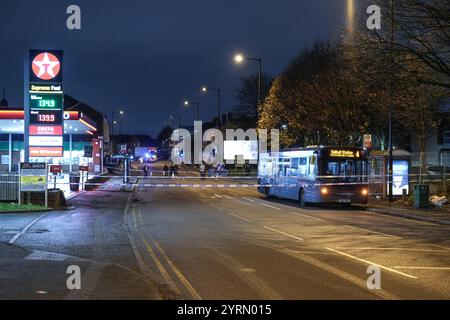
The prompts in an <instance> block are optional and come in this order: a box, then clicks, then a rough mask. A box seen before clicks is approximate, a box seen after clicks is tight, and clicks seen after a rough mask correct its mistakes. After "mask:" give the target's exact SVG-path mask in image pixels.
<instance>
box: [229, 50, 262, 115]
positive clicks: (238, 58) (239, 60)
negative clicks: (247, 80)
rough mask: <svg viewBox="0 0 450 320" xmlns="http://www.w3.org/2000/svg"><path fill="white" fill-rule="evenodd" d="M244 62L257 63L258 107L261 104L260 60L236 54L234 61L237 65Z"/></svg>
mask: <svg viewBox="0 0 450 320" xmlns="http://www.w3.org/2000/svg"><path fill="white" fill-rule="evenodd" d="M244 60H248V61H255V62H258V66H259V69H258V106H260V105H261V102H262V59H261V58H250V57H246V56H244V55H242V54H240V53H238V54H236V55H235V56H234V61H235V62H236V63H237V64H241V63H243V62H244Z"/></svg>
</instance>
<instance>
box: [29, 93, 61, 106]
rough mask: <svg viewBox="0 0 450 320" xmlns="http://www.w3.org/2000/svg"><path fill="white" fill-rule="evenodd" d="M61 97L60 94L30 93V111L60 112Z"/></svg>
mask: <svg viewBox="0 0 450 320" xmlns="http://www.w3.org/2000/svg"><path fill="white" fill-rule="evenodd" d="M62 105H63V96H62V94H61V93H41V92H38V93H32V94H30V108H31V109H47V110H49V109H55V110H61V107H62Z"/></svg>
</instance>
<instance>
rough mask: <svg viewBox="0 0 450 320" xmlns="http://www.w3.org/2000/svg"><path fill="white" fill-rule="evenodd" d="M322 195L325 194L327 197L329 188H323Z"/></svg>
mask: <svg viewBox="0 0 450 320" xmlns="http://www.w3.org/2000/svg"><path fill="white" fill-rule="evenodd" d="M320 193H321V194H323V195H327V194H328V188H327V187H322V188H321V189H320Z"/></svg>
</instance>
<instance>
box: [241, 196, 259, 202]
mask: <svg viewBox="0 0 450 320" xmlns="http://www.w3.org/2000/svg"><path fill="white" fill-rule="evenodd" d="M241 198H242V199H244V200H247V201H250V202H253V203H255V202H256V201H255V200H252V199H249V198H247V197H241Z"/></svg>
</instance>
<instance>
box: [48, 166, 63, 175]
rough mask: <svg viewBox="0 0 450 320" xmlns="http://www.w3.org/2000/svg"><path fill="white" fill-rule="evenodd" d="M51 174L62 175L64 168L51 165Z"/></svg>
mask: <svg viewBox="0 0 450 320" xmlns="http://www.w3.org/2000/svg"><path fill="white" fill-rule="evenodd" d="M50 172H51V173H53V174H57V173H61V172H62V166H61V165H59V164H58V165H56V164H54V165H51V166H50Z"/></svg>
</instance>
